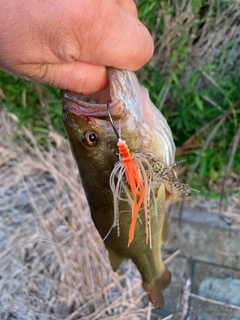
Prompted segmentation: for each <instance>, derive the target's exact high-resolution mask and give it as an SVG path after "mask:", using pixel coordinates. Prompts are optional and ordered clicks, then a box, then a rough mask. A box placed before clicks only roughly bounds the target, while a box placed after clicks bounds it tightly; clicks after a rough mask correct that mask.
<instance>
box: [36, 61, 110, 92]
mask: <svg viewBox="0 0 240 320" xmlns="http://www.w3.org/2000/svg"><path fill="white" fill-rule="evenodd" d="M37 69H38V72H37V73H35V74H36V76H35V77H33V78H32V80H36V81H38V80H39V76H40V75H41V74H44V76H41V82H43V83H45V84H48V85H51V86H53V87H57V88H61V89H65V90H69V91H74V92H78V93H81V94H85V95H87V94H90V93H94V92H97V91H99V90H102V89H104V88H106V87H107V84H108V78H107V71H106V68H105V67H102V66H96V65H92V64H88V63H85V62H81V61H73V62H68V63H61V64H52V65H50V64H48V65H42V66H40V69H42V70H39V68H37ZM33 73H34V71H33Z"/></svg>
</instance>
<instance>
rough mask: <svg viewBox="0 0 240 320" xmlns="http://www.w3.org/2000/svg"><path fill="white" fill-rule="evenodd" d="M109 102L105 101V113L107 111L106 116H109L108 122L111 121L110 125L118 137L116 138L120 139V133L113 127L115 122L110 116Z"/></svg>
mask: <svg viewBox="0 0 240 320" xmlns="http://www.w3.org/2000/svg"><path fill="white" fill-rule="evenodd" d="M110 103H111V101H110V100H108V102H107V113H108V117H109V120H110V122H111V125H112V127H113V130H114V132H115V134H116V136H117V138H118V140H119V139H121V138H120V135H119V133H118V131H117V128H116V127H115V124H114V122H113V119H112V116H111V112H110Z"/></svg>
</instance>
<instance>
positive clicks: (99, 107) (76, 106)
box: [61, 68, 126, 119]
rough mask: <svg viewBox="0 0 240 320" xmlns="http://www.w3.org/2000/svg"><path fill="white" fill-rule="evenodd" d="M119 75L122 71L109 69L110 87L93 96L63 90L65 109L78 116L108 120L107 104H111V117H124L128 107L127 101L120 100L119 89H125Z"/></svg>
mask: <svg viewBox="0 0 240 320" xmlns="http://www.w3.org/2000/svg"><path fill="white" fill-rule="evenodd" d="M118 73H121V70H117V69H116V71H114V69H113V68H108V83H109V85H108V87H107V88H106V89H104V90H100V91H98V92H96V93H93V94H89V95H82V94H79V93H76V92H72V91H66V90H62V91H61V97H62V99H63V101H64V108H65V109H67V110H68V111H71V112H73V113H74V114H76V115H83V116H87V117H96V118H101V119H104V118H108V113H107V104H108V102H110V104H109V107H110V112H111V116H112V117H113V118H115V119H117V118H120V117H122V116H123V115H124V114H125V112H126V105H125V101H124V100H123V99H120V98H119V96H120V92H119V88H121V90H124V88H123V86H122V85H121V83H120V82H121V81H120V80H119V78H120V77H118V78H117V77H116V74H118ZM116 78H117V80H116Z"/></svg>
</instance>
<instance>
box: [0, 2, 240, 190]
mask: <svg viewBox="0 0 240 320" xmlns="http://www.w3.org/2000/svg"><path fill="white" fill-rule="evenodd" d="M137 6H138V9H139V17H140V19H141V20H142V21H143V22H144V23H145V25H146V26H147V27H148V29H149V30H150V32H151V33H152V35H153V38H154V42H155V53H154V56H153V58H152V60H151V61H150V62H149V64H148V65H146V66H145V67H144V68H143V69H142V70H141V71H140V72H139V73H138V75H139V78H140V80H141V82H142V83H143V84H144V85H145V86H146V87H147V88H148V89H149V92H150V96H151V99H152V101H153V102H154V103H155V105H156V106H157V107H158V108H159V109H160V110H161V111H162V113H163V114H164V116H165V117H166V118H167V121H168V123H169V125H170V127H171V128H172V131H173V135H174V139H175V142H176V145H177V147H178V149H177V160H180V159H186V160H187V162H186V170H185V172H184V176H185V177H187V178H186V180H188V181H189V182H190V180H191V186H193V187H195V188H198V189H200V190H201V191H202V192H203V193H209V190H212V188H213V187H214V186H215V185H216V189H217V190H220V189H221V187H220V183H221V182H222V181H223V179H224V176H225V180H224V181H225V183H226V182H227V181H228V184H227V187H228V189H229V190H230V191H231V192H234V186H235V185H236V184H237V185H238V186H239V173H240V148H239V140H240V66H239V61H240V60H239V55H240V46H239V42H240V36H239V34H240V21H239V20H240V3H239V2H238V1H233V0H231V1H230V0H229V1H222V0H218V1H217V0H215V1H206V0H192V1H189V0H183V1H180V0H175V1H171V0H168V1H167V0H164V1H159V0H147V1H146V0H139V1H137ZM0 102H1V105H5V106H6V107H7V109H8V110H9V111H11V112H13V113H14V114H16V115H17V116H18V117H19V119H20V123H19V125H20V126H21V125H22V124H23V123H24V124H26V125H27V126H28V128H30V129H31V130H32V131H34V133H35V134H36V135H37V138H38V140H39V141H41V143H43V144H44V143H45V141H46V139H47V138H48V132H49V128H50V127H51V126H53V127H54V128H55V129H57V130H58V131H60V132H62V134H65V133H64V130H63V125H62V120H61V112H62V110H61V109H62V107H61V105H62V103H61V100H60V97H59V90H57V89H53V88H50V87H47V86H40V85H37V84H33V83H30V82H27V81H24V80H22V79H18V78H16V77H13V76H11V75H8V74H6V73H3V72H0ZM46 106H47V107H46ZM46 145H47V144H46ZM216 194H217V195H219V194H220V192H217V193H216ZM212 195H213V192H212V191H211V196H212Z"/></svg>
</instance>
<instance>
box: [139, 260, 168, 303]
mask: <svg viewBox="0 0 240 320" xmlns="http://www.w3.org/2000/svg"><path fill="white" fill-rule="evenodd" d="M171 277H172V275H171V272H170V271H169V270H168V269H167V267H166V266H165V270H164V272H163V273H162V275H161V276H160V277H159V278H157V279H155V280H154V281H153V282H152V283H147V282H145V283H143V287H144V289H145V290H146V291H147V293H148V298H149V301H150V302H151V303H152V304H153V305H154V307H155V308H157V309H163V308H164V298H163V294H162V290H163V289H165V288H166V287H167V286H168V285H169V284H170V282H171Z"/></svg>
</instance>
